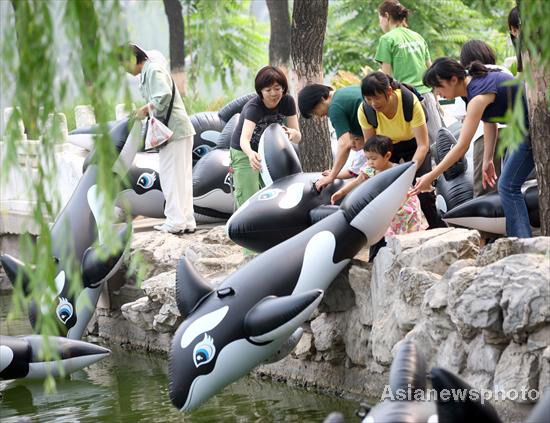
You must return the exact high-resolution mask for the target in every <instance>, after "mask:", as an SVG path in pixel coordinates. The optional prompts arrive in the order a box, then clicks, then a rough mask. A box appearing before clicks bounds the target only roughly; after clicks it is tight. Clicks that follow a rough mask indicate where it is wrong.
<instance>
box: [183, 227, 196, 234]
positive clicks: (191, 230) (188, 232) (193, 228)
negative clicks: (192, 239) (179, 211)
mask: <svg viewBox="0 0 550 423" xmlns="http://www.w3.org/2000/svg"><path fill="white" fill-rule="evenodd" d="M196 230H197V228H196V227H194V226H192V227H190V228H185V230H184V231H183V233H184V234H194V233H195V231H196Z"/></svg>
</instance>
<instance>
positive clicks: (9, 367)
mask: <svg viewBox="0 0 550 423" xmlns="http://www.w3.org/2000/svg"><path fill="white" fill-rule="evenodd" d="M48 342H49V347H50V348H51V353H52V357H53V358H52V360H50V361H45V360H44V358H43V357H42V352H43V350H44V337H42V336H41V335H28V336H18V337H15V336H5V335H0V380H10V379H44V378H45V377H47V376H53V377H57V376H61V375H68V374H70V373H72V372H75V371H77V370H80V369H82V368H84V367H86V366H89V365H90V364H93V363H95V362H97V361H99V360H101V359H103V358H105V357H107V356H108V355H109V354H110V353H111V351H109V350H108V349H107V348H103V347H100V346H98V345H94V344H90V343H88V342H84V341H76V340H73V339H67V338H62V337H59V336H52V337H49V338H48ZM54 358H57V359H54Z"/></svg>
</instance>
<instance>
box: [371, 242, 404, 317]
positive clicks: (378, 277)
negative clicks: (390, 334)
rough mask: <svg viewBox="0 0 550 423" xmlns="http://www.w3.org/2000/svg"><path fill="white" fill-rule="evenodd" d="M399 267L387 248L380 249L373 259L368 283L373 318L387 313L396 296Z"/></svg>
mask: <svg viewBox="0 0 550 423" xmlns="http://www.w3.org/2000/svg"><path fill="white" fill-rule="evenodd" d="M400 270H401V266H399V264H398V263H397V260H396V257H395V256H394V255H393V253H392V251H391V250H390V249H389V248H385V249H381V250H380V251H379V252H378V254H377V255H376V258H375V259H374V266H373V268H372V277H371V283H370V289H371V298H372V301H371V304H372V315H373V318H375V319H376V318H378V316H381V315H383V314H385V313H387V312H388V310H389V309H390V308H391V305H392V304H393V302H394V299H395V298H396V294H397V278H398V277H399V271H400Z"/></svg>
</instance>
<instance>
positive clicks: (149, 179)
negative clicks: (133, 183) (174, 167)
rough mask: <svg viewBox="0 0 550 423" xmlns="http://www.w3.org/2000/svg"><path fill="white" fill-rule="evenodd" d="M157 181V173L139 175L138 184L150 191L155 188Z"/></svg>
mask: <svg viewBox="0 0 550 423" xmlns="http://www.w3.org/2000/svg"><path fill="white" fill-rule="evenodd" d="M156 180H157V174H156V173H155V172H151V173H142V174H141V175H139V178H138V180H137V184H138V185H139V186H140V187H142V188H143V189H149V188H151V187H152V186H153V184H154V183H155V181H156Z"/></svg>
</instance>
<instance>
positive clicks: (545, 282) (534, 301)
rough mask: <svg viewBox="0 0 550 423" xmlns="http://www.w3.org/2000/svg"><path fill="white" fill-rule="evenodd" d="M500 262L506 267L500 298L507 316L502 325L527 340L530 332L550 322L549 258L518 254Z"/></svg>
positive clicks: (504, 314) (509, 333) (505, 330)
mask: <svg viewBox="0 0 550 423" xmlns="http://www.w3.org/2000/svg"><path fill="white" fill-rule="evenodd" d="M497 263H500V264H501V265H502V266H506V275H505V279H506V280H505V282H503V287H504V288H503V290H502V298H501V300H500V307H501V308H502V313H503V317H504V320H503V323H502V328H503V331H504V334H505V335H507V336H511V337H512V338H513V339H514V341H515V342H518V343H523V342H525V341H526V339H527V334H528V333H529V332H533V331H535V330H536V329H537V328H539V327H541V326H542V325H544V324H548V323H550V279H549V272H548V258H547V257H545V256H543V255H535V254H518V255H514V256H510V257H506V258H504V259H502V260H500V261H498V262H497ZM497 263H495V264H497Z"/></svg>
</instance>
